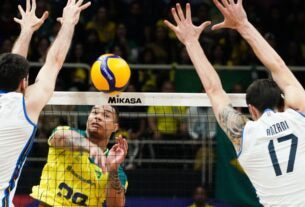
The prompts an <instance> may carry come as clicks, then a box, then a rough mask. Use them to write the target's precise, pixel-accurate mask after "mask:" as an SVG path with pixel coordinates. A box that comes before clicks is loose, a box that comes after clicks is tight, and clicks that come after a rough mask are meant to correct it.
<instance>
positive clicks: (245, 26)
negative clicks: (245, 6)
mask: <svg viewBox="0 0 305 207" xmlns="http://www.w3.org/2000/svg"><path fill="white" fill-rule="evenodd" d="M250 25H251V24H250V22H249V21H248V20H245V21H243V22H242V23H240V24H239V25H238V26H237V27H236V30H237V31H238V32H239V33H241V32H243V31H245V30H247V29H248V28H249V26H250Z"/></svg>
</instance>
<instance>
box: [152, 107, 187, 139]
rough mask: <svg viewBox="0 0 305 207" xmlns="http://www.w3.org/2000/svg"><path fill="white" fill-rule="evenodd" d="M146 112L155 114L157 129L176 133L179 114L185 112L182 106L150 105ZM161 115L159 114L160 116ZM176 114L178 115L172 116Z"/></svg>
mask: <svg viewBox="0 0 305 207" xmlns="http://www.w3.org/2000/svg"><path fill="white" fill-rule="evenodd" d="M147 112H148V114H155V115H157V117H156V121H157V129H158V131H159V132H160V133H162V134H176V133H177V132H178V130H179V128H178V127H179V124H180V122H181V121H182V117H179V115H185V114H186V107H184V106H150V107H148V110H147ZM160 115H161V116H160ZM173 115H178V116H173Z"/></svg>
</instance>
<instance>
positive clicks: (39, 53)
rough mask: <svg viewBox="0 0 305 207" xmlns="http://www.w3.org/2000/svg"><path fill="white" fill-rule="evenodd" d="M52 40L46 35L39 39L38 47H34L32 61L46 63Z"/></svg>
mask: <svg viewBox="0 0 305 207" xmlns="http://www.w3.org/2000/svg"><path fill="white" fill-rule="evenodd" d="M50 44H51V43H50V40H49V39H48V37H46V36H44V37H41V38H39V39H38V41H37V43H36V47H34V48H33V54H32V57H31V60H32V61H35V62H40V63H44V62H45V60H46V57H47V52H48V49H49V47H50Z"/></svg>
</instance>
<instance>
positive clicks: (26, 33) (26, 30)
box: [20, 27, 35, 36]
mask: <svg viewBox="0 0 305 207" xmlns="http://www.w3.org/2000/svg"><path fill="white" fill-rule="evenodd" d="M34 32H35V31H34V30H33V29H32V28H25V27H24V28H21V32H20V36H21V35H22V36H32V35H33V33H34Z"/></svg>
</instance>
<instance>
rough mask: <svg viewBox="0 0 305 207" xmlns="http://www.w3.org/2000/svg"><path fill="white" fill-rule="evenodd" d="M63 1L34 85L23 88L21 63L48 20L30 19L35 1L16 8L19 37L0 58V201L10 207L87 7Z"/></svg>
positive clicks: (24, 74) (25, 74)
mask: <svg viewBox="0 0 305 207" xmlns="http://www.w3.org/2000/svg"><path fill="white" fill-rule="evenodd" d="M82 2H83V1H82V0H80V1H77V2H75V0H68V3H67V5H66V7H65V8H64V11H63V16H62V18H61V19H60V20H61V22H62V27H61V29H60V31H59V34H58V35H57V38H56V39H55V41H54V43H53V45H52V46H51V48H50V50H49V52H48V55H47V59H46V62H45V64H44V66H43V67H42V68H41V70H40V71H39V73H38V75H37V78H36V82H35V83H34V84H32V85H30V86H28V73H29V63H28V61H27V60H26V59H25V57H26V55H27V51H28V46H29V43H30V40H31V37H32V34H33V32H34V31H36V30H37V29H38V28H39V27H40V26H41V25H42V24H43V22H44V20H45V19H46V18H47V16H48V13H44V15H43V16H42V18H37V17H36V15H35V10H36V1H35V0H32V3H31V2H30V0H27V1H26V9H25V11H24V10H23V9H22V7H21V6H19V7H18V8H19V11H20V13H21V19H17V18H15V21H16V22H17V23H19V24H20V25H21V33H20V36H19V38H18V40H17V41H16V44H15V46H14V48H13V51H12V53H6V54H2V55H1V56H0V203H1V205H2V206H13V204H12V200H13V196H14V194H15V190H16V185H17V182H18V178H19V176H20V173H21V170H22V167H23V164H24V162H25V159H26V157H27V155H28V153H29V151H30V149H31V146H32V143H33V138H34V136H35V132H36V128H37V127H36V123H37V121H38V116H39V113H40V112H41V110H42V108H43V107H44V106H45V105H46V103H47V102H48V101H49V99H50V97H51V96H52V93H53V91H54V86H55V81H56V78H57V74H58V72H59V71H60V69H61V67H62V65H63V62H64V60H65V57H66V55H67V52H68V49H69V47H70V43H71V39H72V36H73V32H74V27H75V25H76V24H77V22H78V20H79V16H80V13H81V11H82V10H84V9H86V8H87V7H88V6H90V3H86V4H82Z"/></svg>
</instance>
